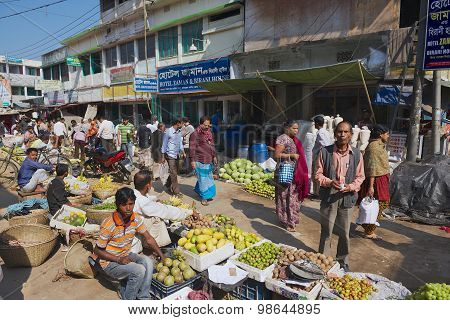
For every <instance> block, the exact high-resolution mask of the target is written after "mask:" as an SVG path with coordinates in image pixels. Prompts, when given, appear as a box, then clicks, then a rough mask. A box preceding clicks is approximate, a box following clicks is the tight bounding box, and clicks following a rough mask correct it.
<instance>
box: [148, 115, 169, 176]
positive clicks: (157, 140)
mask: <svg viewBox="0 0 450 320" xmlns="http://www.w3.org/2000/svg"><path fill="white" fill-rule="evenodd" d="M165 131H166V125H165V124H164V123H162V122H160V123H158V129H157V130H156V131H155V132H153V133H152V139H151V140H152V159H153V178H154V179H155V180H156V179H158V178H159V170H160V167H161V164H162V163H163V162H164V155H163V154H162V152H161V147H162V144H163V137H164V132H165Z"/></svg>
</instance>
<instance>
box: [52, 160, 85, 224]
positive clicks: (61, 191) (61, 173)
mask: <svg viewBox="0 0 450 320" xmlns="http://www.w3.org/2000/svg"><path fill="white" fill-rule="evenodd" d="M68 174H69V166H68V165H67V164H65V163H60V164H58V165H57V166H56V178H55V179H53V180H52V181H51V182H50V184H49V185H48V189H47V202H48V208H49V211H50V214H51V215H52V216H53V215H55V213H56V212H57V211H58V210H59V209H61V207H62V206H63V205H65V204H66V205H68V206H71V207H77V206H78V205H77V204H72V203H70V201H69V199H67V197H68V196H69V193H68V192H67V191H66V186H65V184H64V178H65V177H67V175H68Z"/></svg>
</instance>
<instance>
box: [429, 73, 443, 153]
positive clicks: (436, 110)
mask: <svg viewBox="0 0 450 320" xmlns="http://www.w3.org/2000/svg"><path fill="white" fill-rule="evenodd" d="M432 112H433V117H432V127H431V135H432V141H433V154H440V153H441V114H442V112H441V71H439V70H435V71H433V111H432Z"/></svg>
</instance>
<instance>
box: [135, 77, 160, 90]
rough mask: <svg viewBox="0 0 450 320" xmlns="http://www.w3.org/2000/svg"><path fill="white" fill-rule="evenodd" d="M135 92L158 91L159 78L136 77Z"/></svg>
mask: <svg viewBox="0 0 450 320" xmlns="http://www.w3.org/2000/svg"><path fill="white" fill-rule="evenodd" d="M134 92H150V93H156V92H158V79H155V78H148V77H135V78H134Z"/></svg>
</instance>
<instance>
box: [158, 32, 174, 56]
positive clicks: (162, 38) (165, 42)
mask: <svg viewBox="0 0 450 320" xmlns="http://www.w3.org/2000/svg"><path fill="white" fill-rule="evenodd" d="M158 46H159V57H160V58H161V59H164V58H169V57H175V56H177V55H178V27H172V28H169V29H165V30H162V31H159V32H158Z"/></svg>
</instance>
